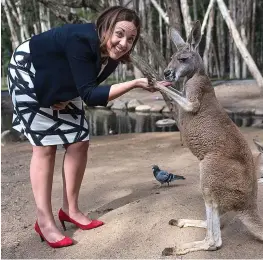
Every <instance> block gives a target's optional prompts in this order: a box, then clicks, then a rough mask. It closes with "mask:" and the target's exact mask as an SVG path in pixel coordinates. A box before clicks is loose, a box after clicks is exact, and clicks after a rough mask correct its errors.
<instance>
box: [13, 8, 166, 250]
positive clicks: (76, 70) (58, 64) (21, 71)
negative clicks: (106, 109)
mask: <svg viewBox="0 0 263 260" xmlns="http://www.w3.org/2000/svg"><path fill="white" fill-rule="evenodd" d="M139 34H140V20H139V17H138V16H137V14H136V13H135V12H134V11H132V10H130V9H127V8H124V7H120V6H115V7H111V8H109V9H107V10H106V11H104V12H103V13H102V14H101V15H100V16H99V17H98V19H97V21H96V25H95V24H92V23H88V24H71V25H64V26H62V27H59V28H54V29H51V30H49V31H47V32H44V33H41V34H39V35H36V36H33V37H32V38H31V39H30V40H28V41H26V42H24V43H23V44H21V45H20V46H19V47H18V48H17V49H16V50H15V52H14V54H13V56H12V58H11V62H10V64H9V68H8V85H9V91H10V94H11V96H12V102H13V104H14V117H13V128H15V129H16V130H18V131H20V132H23V133H24V134H25V136H26V137H27V138H28V139H29V141H30V143H31V144H32V147H33V155H32V159H31V165H30V179H31V184H32V190H33V194H34V198H35V202H36V206H37V221H36V224H35V231H36V232H37V233H38V234H39V235H40V237H41V239H42V241H44V240H45V241H46V242H47V243H48V244H49V245H50V246H51V247H54V248H55V247H56V248H57V247H64V246H69V245H72V244H73V241H72V239H71V238H69V237H65V236H64V235H63V234H62V233H61V231H60V230H59V229H58V228H57V226H56V224H55V220H54V216H53V213H52V206H51V190H52V181H53V172H54V163H55V155H56V149H57V145H59V144H62V145H64V147H65V155H64V162H63V171H62V172H63V174H62V176H63V204H62V208H61V209H60V211H59V219H60V221H61V223H62V225H63V228H64V230H65V223H64V222H65V221H66V222H71V223H73V224H75V225H76V226H77V227H79V228H81V229H92V228H96V227H99V226H101V225H103V222H101V221H99V220H90V219H89V218H88V217H87V216H85V215H84V214H83V213H82V212H81V211H80V209H79V207H78V197H79V191H80V186H81V182H82V179H83V175H84V171H85V167H86V163H87V152H88V147H89V129H88V124H87V121H86V119H85V115H84V108H83V102H82V101H84V102H85V103H86V104H87V105H88V106H95V105H100V106H106V105H107V102H108V101H110V100H113V99H115V98H117V97H119V96H121V95H123V94H124V93H126V92H128V91H130V90H132V89H134V88H142V89H145V90H148V91H152V87H151V86H149V84H148V80H147V79H146V78H140V79H135V80H132V81H128V82H124V83H119V84H113V85H112V86H99V87H98V84H99V83H101V82H102V81H104V80H105V79H106V78H107V77H108V76H109V75H110V74H111V73H112V72H113V71H114V70H115V69H116V67H117V65H118V64H119V63H120V62H127V61H129V59H130V58H129V55H130V53H131V51H132V50H133V48H134V46H135V44H136V42H137V40H138V37H139ZM163 84H166V83H163Z"/></svg>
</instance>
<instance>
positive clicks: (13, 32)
mask: <svg viewBox="0 0 263 260" xmlns="http://www.w3.org/2000/svg"><path fill="white" fill-rule="evenodd" d="M7 1H9V0H7ZM2 5H3V7H4V11H5V15H6V18H7V22H8V26H9V29H10V33H11V41H12V49H13V50H15V48H16V47H17V46H18V45H19V39H18V36H17V33H16V30H15V26H14V24H13V21H12V19H11V15H10V11H9V8H8V6H7V3H6V0H2Z"/></svg>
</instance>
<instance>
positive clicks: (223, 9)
mask: <svg viewBox="0 0 263 260" xmlns="http://www.w3.org/2000/svg"><path fill="white" fill-rule="evenodd" d="M217 3H218V7H219V9H220V11H221V13H222V16H223V18H224V19H225V21H226V24H227V26H228V29H229V30H230V32H231V34H232V37H233V39H234V41H235V44H236V46H237V48H238V50H239V51H240V53H241V55H242V57H243V59H244V60H245V61H246V64H247V66H248V69H249V71H250V73H251V74H252V76H253V77H254V78H255V80H256V81H257V84H258V86H259V87H260V92H261V94H262V95H263V77H262V75H261V73H260V72H259V70H258V68H257V65H256V64H255V62H254V60H253V58H252V57H251V55H250V53H249V52H248V50H247V48H246V46H245V45H244V43H243V42H242V40H241V37H240V35H239V32H238V30H237V28H236V26H235V24H234V23H233V20H232V19H231V17H230V15H229V13H228V10H227V7H226V5H225V3H224V1H223V0H217Z"/></svg>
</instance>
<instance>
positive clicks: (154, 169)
mask: <svg viewBox="0 0 263 260" xmlns="http://www.w3.org/2000/svg"><path fill="white" fill-rule="evenodd" d="M152 169H153V171H159V170H160V169H159V167H158V165H153V166H152Z"/></svg>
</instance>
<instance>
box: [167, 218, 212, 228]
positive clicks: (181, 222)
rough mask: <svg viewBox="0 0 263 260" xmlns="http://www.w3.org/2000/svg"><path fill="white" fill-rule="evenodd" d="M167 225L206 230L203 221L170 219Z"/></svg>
mask: <svg viewBox="0 0 263 260" xmlns="http://www.w3.org/2000/svg"><path fill="white" fill-rule="evenodd" d="M169 225H172V226H177V227H180V228H183V227H198V228H207V224H206V221H205V220H196V219H177V220H176V219H171V220H170V221H169Z"/></svg>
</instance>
